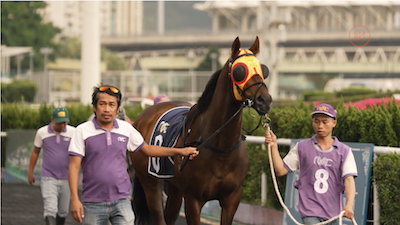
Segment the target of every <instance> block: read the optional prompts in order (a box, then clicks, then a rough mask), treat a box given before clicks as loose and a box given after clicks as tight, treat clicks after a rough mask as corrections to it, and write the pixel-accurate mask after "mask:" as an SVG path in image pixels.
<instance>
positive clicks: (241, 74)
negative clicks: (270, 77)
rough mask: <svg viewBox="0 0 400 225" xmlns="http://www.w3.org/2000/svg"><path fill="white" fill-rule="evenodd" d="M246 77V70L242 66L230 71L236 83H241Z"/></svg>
mask: <svg viewBox="0 0 400 225" xmlns="http://www.w3.org/2000/svg"><path fill="white" fill-rule="evenodd" d="M246 75H247V69H246V67H245V66H243V65H237V66H235V68H234V69H233V71H232V77H233V79H234V80H235V81H236V82H239V83H240V82H242V81H243V80H244V79H245V78H246Z"/></svg>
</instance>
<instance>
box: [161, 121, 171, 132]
mask: <svg viewBox="0 0 400 225" xmlns="http://www.w3.org/2000/svg"><path fill="white" fill-rule="evenodd" d="M169 125H170V124H169V123H167V122H165V121H161V123H160V125H159V126H158V130H159V131H160V133H164V134H165V133H167V128H168V127H169Z"/></svg>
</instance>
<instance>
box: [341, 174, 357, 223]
mask: <svg viewBox="0 0 400 225" xmlns="http://www.w3.org/2000/svg"><path fill="white" fill-rule="evenodd" d="M344 190H345V193H346V199H347V203H346V206H345V207H344V208H343V210H344V211H345V212H344V214H343V216H345V217H347V218H349V219H351V218H353V215H354V211H353V207H354V198H355V196H356V185H355V182H354V177H353V176H348V177H346V178H345V179H344Z"/></svg>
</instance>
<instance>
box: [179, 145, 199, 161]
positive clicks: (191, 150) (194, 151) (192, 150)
mask: <svg viewBox="0 0 400 225" xmlns="http://www.w3.org/2000/svg"><path fill="white" fill-rule="evenodd" d="M182 155H185V156H187V155H188V156H190V157H189V159H190V160H192V159H194V158H195V157H196V156H197V155H199V151H197V149H196V148H193V147H187V148H182Z"/></svg>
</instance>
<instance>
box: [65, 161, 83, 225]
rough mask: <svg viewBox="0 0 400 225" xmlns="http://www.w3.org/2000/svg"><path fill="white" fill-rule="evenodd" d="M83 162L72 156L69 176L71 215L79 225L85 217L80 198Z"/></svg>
mask: <svg viewBox="0 0 400 225" xmlns="http://www.w3.org/2000/svg"><path fill="white" fill-rule="evenodd" d="M81 162H82V158H81V157H79V156H74V155H73V156H71V159H70V163H69V176H68V182H69V189H70V190H71V214H72V217H73V218H74V219H75V220H76V221H78V222H79V223H82V218H83V217H84V215H83V206H82V203H81V202H80V200H79V196H78V179H79V169H80V167H81Z"/></svg>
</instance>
